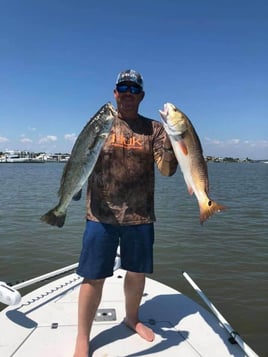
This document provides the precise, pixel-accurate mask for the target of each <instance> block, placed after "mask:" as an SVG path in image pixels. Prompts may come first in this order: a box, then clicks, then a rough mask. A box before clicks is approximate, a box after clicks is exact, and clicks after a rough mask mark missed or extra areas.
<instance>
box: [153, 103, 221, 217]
mask: <svg viewBox="0 0 268 357" xmlns="http://www.w3.org/2000/svg"><path fill="white" fill-rule="evenodd" d="M159 112H160V115H161V118H162V122H163V126H164V128H165V131H166V132H167V134H168V136H169V138H170V141H171V144H172V147H173V150H174V153H175V155H176V158H177V160H178V163H179V166H180V168H181V171H182V173H183V176H184V180H185V183H186V186H187V188H188V192H189V194H190V195H192V194H193V193H194V194H195V196H196V198H197V201H198V204H199V210H200V223H201V224H203V222H204V221H206V220H207V219H208V218H209V217H210V216H212V215H213V214H214V213H215V212H220V211H222V210H224V209H226V207H225V206H222V205H220V204H218V203H217V202H215V201H213V200H212V199H211V198H210V197H209V196H208V194H209V179H208V169H207V163H206V161H205V159H204V157H203V150H202V146H201V143H200V140H199V137H198V135H197V133H196V131H195V129H194V126H193V125H192V123H191V121H190V120H189V119H188V118H187V116H186V115H185V114H184V113H182V112H181V111H180V110H179V109H178V108H177V107H176V106H175V105H173V104H171V103H166V104H165V105H164V109H163V110H159Z"/></svg>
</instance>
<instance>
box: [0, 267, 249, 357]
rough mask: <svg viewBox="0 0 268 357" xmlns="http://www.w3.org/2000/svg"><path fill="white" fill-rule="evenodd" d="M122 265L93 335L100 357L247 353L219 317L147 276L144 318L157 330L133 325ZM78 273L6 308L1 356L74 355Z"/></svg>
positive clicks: (108, 286)
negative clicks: (148, 337)
mask: <svg viewBox="0 0 268 357" xmlns="http://www.w3.org/2000/svg"><path fill="white" fill-rule="evenodd" d="M124 275H125V272H124V271H123V270H121V269H119V270H117V271H116V272H115V273H114V276H113V277H111V278H108V279H107V280H106V282H105V285H104V291H103V298H102V302H101V305H100V307H99V310H98V314H97V315H96V320H97V321H94V324H93V328H92V334H91V353H90V356H94V357H119V356H120V357H123V356H128V357H134V356H135V357H137V356H155V357H157V356H161V357H163V356H165V357H172V356H182V357H191V356H199V357H200V356H206V357H210V356H211V357H215V356H217V357H221V356H222V357H226V356H237V357H240V356H245V352H243V351H242V349H241V348H240V347H239V345H237V344H231V343H230V342H229V340H228V339H229V337H230V336H229V334H228V333H227V331H226V330H225V329H224V328H223V327H222V326H221V324H220V323H219V322H218V320H217V319H216V317H215V316H214V315H212V314H211V313H210V312H208V311H207V310H206V309H204V308H202V307H201V306H200V305H199V304H197V303H195V302H194V301H193V300H191V299H189V298H188V297H186V296H185V295H183V294H181V293H179V292H177V291H176V290H174V289H172V288H169V287H167V286H166V285H163V284H161V283H159V282H156V281H154V280H151V279H146V285H145V291H144V296H143V299H142V304H141V308H140V319H141V320H142V321H143V322H144V323H145V324H147V325H149V326H150V327H151V328H152V329H153V330H154V332H155V340H154V341H153V342H147V341H145V340H143V339H142V338H141V337H139V336H138V335H137V334H136V333H134V332H133V331H132V330H130V329H129V328H127V327H126V326H125V325H124V323H123V322H122V321H123V318H124V295H123V278H124ZM81 281H82V279H81V278H80V277H79V276H78V275H76V274H75V273H72V274H69V275H67V276H65V277H62V278H60V279H57V280H55V281H53V282H51V283H49V284H47V285H44V286H42V287H41V288H38V289H37V290H34V291H33V292H31V293H29V294H27V295H25V296H24V297H23V298H22V300H21V302H20V304H19V305H17V306H10V307H7V308H6V309H4V310H3V311H2V312H1V313H0V326H1V334H0V356H1V357H9V356H15V357H26V356H27V357H37V356H38V357H68V356H70V357H72V354H73V349H74V345H75V338H76V331H77V305H78V302H77V300H78V292H79V286H80V283H81Z"/></svg>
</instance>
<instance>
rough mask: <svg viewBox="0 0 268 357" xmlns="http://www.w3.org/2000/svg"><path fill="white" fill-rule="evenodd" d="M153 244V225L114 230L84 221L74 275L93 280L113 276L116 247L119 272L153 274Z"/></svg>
mask: <svg viewBox="0 0 268 357" xmlns="http://www.w3.org/2000/svg"><path fill="white" fill-rule="evenodd" d="M153 243H154V226H153V223H149V224H138V225H130V226H119V225H118V226H117V225H112V224H106V223H100V222H93V221H87V224H86V229H85V232H84V236H83V245H82V251H81V255H80V260H79V266H78V269H77V274H78V275H81V276H82V277H84V278H86V279H92V280H95V279H104V278H107V277H108V276H112V275H113V267H114V261H115V257H116V252H117V247H118V245H119V246H120V256H121V268H122V269H125V270H128V271H132V272H136V273H152V272H153Z"/></svg>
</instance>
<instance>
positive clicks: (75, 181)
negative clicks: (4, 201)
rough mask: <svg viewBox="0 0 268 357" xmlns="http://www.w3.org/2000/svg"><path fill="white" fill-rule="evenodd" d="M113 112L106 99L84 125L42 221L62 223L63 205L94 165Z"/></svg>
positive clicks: (114, 112) (77, 194)
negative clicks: (53, 203)
mask: <svg viewBox="0 0 268 357" xmlns="http://www.w3.org/2000/svg"><path fill="white" fill-rule="evenodd" d="M115 116H116V111H115V109H114V108H113V106H112V104H111V103H107V104H105V105H104V106H102V107H101V108H100V110H99V111H98V112H97V113H96V114H95V115H94V116H93V117H92V118H91V119H90V120H89V121H88V123H87V124H86V125H85V127H84V129H83V130H82V131H81V133H80V134H79V136H78V137H77V139H76V141H75V144H74V146H73V149H72V152H71V155H70V159H69V160H68V162H67V163H66V165H65V167H64V170H63V173H62V177H61V183H60V189H59V191H58V196H59V203H58V204H57V206H56V207H54V208H53V209H51V210H50V211H48V212H47V213H46V214H44V215H43V216H42V217H41V218H40V219H41V220H42V221H44V222H46V223H48V224H51V225H52V226H58V227H62V226H63V225H64V222H65V217H66V213H67V207H68V205H69V204H70V202H71V200H72V199H73V198H74V199H79V192H80V191H81V189H82V186H83V185H84V183H85V182H86V181H87V179H88V178H89V176H90V175H91V173H92V171H93V169H94V167H95V164H96V162H97V160H98V157H99V154H100V152H101V149H102V147H103V145H104V142H105V140H106V138H107V136H108V135H109V133H110V131H111V127H112V124H113V120H114V117H115Z"/></svg>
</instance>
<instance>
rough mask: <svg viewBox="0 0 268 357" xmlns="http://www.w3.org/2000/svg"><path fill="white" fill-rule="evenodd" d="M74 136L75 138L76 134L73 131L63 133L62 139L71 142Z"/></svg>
mask: <svg viewBox="0 0 268 357" xmlns="http://www.w3.org/2000/svg"><path fill="white" fill-rule="evenodd" d="M76 138H77V136H76V135H75V134H74V133H72V134H65V135H64V139H65V140H66V141H70V142H71V143H74V142H75V140H76Z"/></svg>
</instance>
